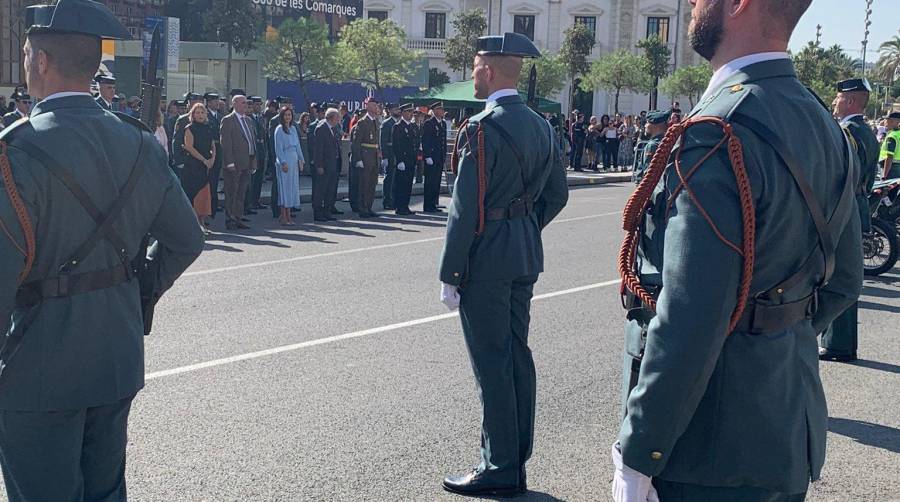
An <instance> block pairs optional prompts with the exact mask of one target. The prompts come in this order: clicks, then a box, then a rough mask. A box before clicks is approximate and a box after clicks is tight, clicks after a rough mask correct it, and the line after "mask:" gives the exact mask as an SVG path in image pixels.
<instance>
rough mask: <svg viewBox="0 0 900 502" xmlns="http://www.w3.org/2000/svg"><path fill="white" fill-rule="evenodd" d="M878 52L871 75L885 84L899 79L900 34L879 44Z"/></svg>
mask: <svg viewBox="0 0 900 502" xmlns="http://www.w3.org/2000/svg"><path fill="white" fill-rule="evenodd" d="M878 54H879V56H878V61H877V62H876V63H875V70H874V71H873V75H874V76H875V77H876V78H878V79H879V80H881V81H882V82H884V83H885V84H887V85H891V84H893V83H894V82H896V81H897V80H900V36H894V38H892V39H890V40H888V41H887V42H885V43H883V44H881V45H880V46H879V47H878Z"/></svg>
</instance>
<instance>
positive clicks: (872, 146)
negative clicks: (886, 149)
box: [844, 115, 879, 232]
mask: <svg viewBox="0 0 900 502" xmlns="http://www.w3.org/2000/svg"><path fill="white" fill-rule="evenodd" d="M844 127H845V128H846V129H847V132H849V133H850V134H851V135H852V136H853V139H854V141H855V142H856V154H857V156H859V162H860V164H859V165H860V177H859V186H858V188H857V195H856V204H857V206H858V207H859V219H860V222H861V226H862V229H863V231H865V232H868V231H869V228H870V227H871V223H870V221H871V216H872V215H870V214H869V199H868V196H869V194H870V193H872V186H873V185H874V184H875V179H876V178H877V177H878V171H879V169H878V148H879V147H878V140H877V139H876V138H875V134H873V133H872V129H871V128H869V126H868V125H866V119H864V118H863V116H862V115H857V116H855V117H853V118H851V119H850V120H848V121H847V122H846V124H845V125H844Z"/></svg>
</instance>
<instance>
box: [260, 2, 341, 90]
mask: <svg viewBox="0 0 900 502" xmlns="http://www.w3.org/2000/svg"><path fill="white" fill-rule="evenodd" d="M261 52H262V54H263V56H264V57H263V73H264V74H265V75H266V77H268V78H270V79H272V80H278V81H283V82H284V81H287V82H296V83H297V85H298V86H299V87H300V92H302V93H303V97H304V99H305V100H306V101H307V102H309V94H308V92H307V90H306V86H307V84H309V83H310V82H331V81H334V79H335V77H336V76H337V75H338V74H339V72H338V65H337V64H336V62H335V48H334V47H333V46H332V44H331V42H330V41H329V40H328V27H327V26H326V25H324V24H322V23H319V22H318V21H316V20H314V19H309V18H305V17H301V18H298V19H286V20H285V21H284V22H283V23H281V26H279V27H278V34H277V35H275V36H274V37H271V38H270V39H268V40H266V41H265V43H263V45H262V47H261Z"/></svg>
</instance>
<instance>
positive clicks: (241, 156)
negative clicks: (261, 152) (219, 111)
mask: <svg viewBox="0 0 900 502" xmlns="http://www.w3.org/2000/svg"><path fill="white" fill-rule="evenodd" d="M239 120H241V118H240V116H239V115H238V114H237V113H235V112H231V113H229V114H228V115H226V116H225V117H224V118H222V125H221V142H222V168H223V169H224V168H226V167H227V166H228V165H229V164H234V167H235V169H237V170H238V171H246V170H250V171H255V170H256V159H255V158H253V157H251V156H250V145H251V144H253V148H254V150H255V148H256V128H255V127H254V126H253V121H252V120H250V119H249V118H247V119H245V122H244V124H245V125H246V126H247V134H248V136H249V141H248V137H245V136H244V132H243V131H242V130H241V124H240V123H239Z"/></svg>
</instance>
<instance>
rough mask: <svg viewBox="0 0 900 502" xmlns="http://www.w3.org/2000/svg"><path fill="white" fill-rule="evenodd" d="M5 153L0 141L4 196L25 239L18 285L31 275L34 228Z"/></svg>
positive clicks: (3, 145)
mask: <svg viewBox="0 0 900 502" xmlns="http://www.w3.org/2000/svg"><path fill="white" fill-rule="evenodd" d="M6 151H7V145H6V142H5V141H0V176H2V178H3V187H4V188H5V189H6V195H7V196H8V197H9V202H10V204H12V207H13V210H14V211H15V213H16V218H17V219H18V220H19V226H21V227H22V234H24V237H25V250H24V255H25V266H24V267H22V271H21V272H20V273H19V284H22V282H23V281H24V280H25V278H26V277H28V274H29V273H31V267H32V265H34V255H35V242H34V227H33V226H32V225H31V219H30V218H29V217H28V210H27V209H26V208H25V203H24V202H22V197H21V196H20V195H19V192H18V190H16V180H15V179H14V178H13V174H12V167H11V166H10V164H9V157H8V156H7V154H6ZM2 224H3V222H2V221H0V225H2ZM4 228H5V225H4ZM10 238H12V236H11V235H10ZM13 243H14V244H15V245H16V247H19V245H18V243H17V242H15V240H13Z"/></svg>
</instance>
